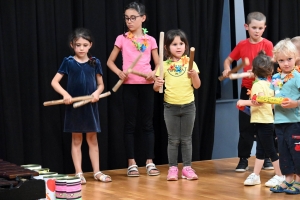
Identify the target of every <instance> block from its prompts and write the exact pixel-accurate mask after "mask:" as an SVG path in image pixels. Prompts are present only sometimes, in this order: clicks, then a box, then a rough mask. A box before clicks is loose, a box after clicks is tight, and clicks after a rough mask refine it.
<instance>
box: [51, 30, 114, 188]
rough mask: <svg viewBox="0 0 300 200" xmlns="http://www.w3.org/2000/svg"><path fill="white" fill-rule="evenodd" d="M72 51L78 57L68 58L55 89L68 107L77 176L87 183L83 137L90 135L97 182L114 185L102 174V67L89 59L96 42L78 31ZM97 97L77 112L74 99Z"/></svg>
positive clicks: (67, 121)
mask: <svg viewBox="0 0 300 200" xmlns="http://www.w3.org/2000/svg"><path fill="white" fill-rule="evenodd" d="M69 42H70V47H71V48H72V49H73V50H74V53H75V55H74V56H69V57H66V58H64V60H63V62H62V64H61V66H60V68H59V70H58V73H57V74H56V75H55V76H54V78H53V80H52V82H51V85H52V87H53V88H54V90H55V91H56V92H58V93H59V94H61V95H62V96H63V100H64V103H65V104H66V105H68V106H66V113H65V124H64V132H72V150H71V152H72V159H73V163H74V167H75V171H76V173H75V174H76V176H77V177H80V179H81V184H85V183H86V180H85V178H84V176H83V173H82V169H81V157H82V155H81V144H82V133H86V140H87V143H88V145H89V154H90V159H91V163H92V167H93V172H94V178H95V180H99V181H102V182H110V181H111V177H110V176H108V175H105V174H103V173H102V172H100V171H99V169H100V168H99V147H98V141H97V132H100V131H101V130H100V123H99V113H98V104H97V103H95V102H97V101H98V100H99V95H100V94H101V92H102V91H103V89H104V84H103V80H102V67H101V63H100V61H99V60H98V59H97V58H95V57H91V56H89V53H88V52H89V49H90V48H91V47H92V44H93V43H92V38H91V34H90V32H89V30H87V29H85V28H78V29H76V30H75V31H74V32H73V33H72V34H71V35H70V38H69ZM64 75H67V76H68V83H67V90H65V89H64V88H62V86H61V85H60V83H59V82H60V81H61V79H62V78H63V76H64ZM83 95H93V99H92V103H90V104H86V105H85V106H82V107H79V108H73V106H71V105H70V104H72V103H73V102H72V97H77V96H83Z"/></svg>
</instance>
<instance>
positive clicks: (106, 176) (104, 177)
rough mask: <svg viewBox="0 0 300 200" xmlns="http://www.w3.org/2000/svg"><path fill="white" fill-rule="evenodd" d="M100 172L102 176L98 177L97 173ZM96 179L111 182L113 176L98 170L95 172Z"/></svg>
mask: <svg viewBox="0 0 300 200" xmlns="http://www.w3.org/2000/svg"><path fill="white" fill-rule="evenodd" d="M98 174H100V178H98V177H97V175H98ZM107 178H109V179H110V180H106V179H107ZM94 179H95V180H97V181H102V182H104V183H108V182H111V181H112V180H111V177H110V176H109V175H106V174H103V173H102V172H100V171H99V172H96V173H95V174H94Z"/></svg>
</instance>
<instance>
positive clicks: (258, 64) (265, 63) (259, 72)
mask: <svg viewBox="0 0 300 200" xmlns="http://www.w3.org/2000/svg"><path fill="white" fill-rule="evenodd" d="M273 64H274V63H273V62H272V61H271V57H269V56H267V55H266V53H265V52H264V51H263V50H261V51H260V52H258V55H257V56H256V57H255V58H254V59H253V62H252V66H253V68H252V72H253V73H254V74H255V75H256V76H257V77H261V78H266V77H268V76H271V75H272V73H273V70H274V66H273Z"/></svg>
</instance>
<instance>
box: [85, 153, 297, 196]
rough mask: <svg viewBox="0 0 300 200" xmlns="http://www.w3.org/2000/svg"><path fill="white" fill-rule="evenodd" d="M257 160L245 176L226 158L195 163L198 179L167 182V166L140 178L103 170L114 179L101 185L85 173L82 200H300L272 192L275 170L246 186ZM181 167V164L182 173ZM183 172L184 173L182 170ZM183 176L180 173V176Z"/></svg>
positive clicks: (234, 160)
mask: <svg viewBox="0 0 300 200" xmlns="http://www.w3.org/2000/svg"><path fill="white" fill-rule="evenodd" d="M254 160H255V158H254V157H251V158H250V159H249V170H248V171H247V172H244V173H237V172H235V171H234V169H235V167H236V165H237V163H238V161H239V159H238V158H226V159H218V160H207V161H198V162H193V163H192V167H193V168H194V169H195V170H196V172H197V175H198V176H199V180H196V181H188V180H185V179H181V178H180V179H179V180H178V181H167V180H166V177H167V171H168V165H158V166H157V167H158V169H159V170H160V172H161V174H160V175H159V176H148V175H147V173H146V169H145V167H139V172H140V177H127V176H126V169H118V170H107V171H103V172H104V173H105V174H108V175H110V176H111V177H112V180H113V181H112V182H110V183H102V182H98V181H96V180H94V178H93V173H92V172H89V173H84V176H85V178H86V180H87V184H86V185H82V199H83V200H94V199H113V200H114V199H116V200H118V199H120V200H135V199H138V200H148V199H149V200H160V199H163V200H168V199H174V200H185V199H187V200H194V199H197V200H198V199H201V200H202V199H208V200H212V199H222V200H227V199H228V200H229V199H230V200H239V199H246V200H247V199H251V200H261V199H273V200H281V199H289V200H294V199H295V200H296V199H297V200H299V199H300V194H299V195H288V194H285V193H279V194H276V193H272V192H271V191H269V188H267V187H265V186H264V183H265V182H266V181H268V180H269V179H270V178H271V177H272V176H274V170H262V171H261V174H260V175H261V182H262V184H261V185H256V186H244V185H243V182H244V181H245V179H246V178H247V176H248V175H249V174H250V173H252V172H253V166H254ZM181 168H182V165H181V164H180V165H179V169H180V170H181ZM180 172H181V171H180ZM179 176H181V173H179Z"/></svg>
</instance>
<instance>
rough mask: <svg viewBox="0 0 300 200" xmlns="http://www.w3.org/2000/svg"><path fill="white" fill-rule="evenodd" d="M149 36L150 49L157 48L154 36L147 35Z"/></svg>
mask: <svg viewBox="0 0 300 200" xmlns="http://www.w3.org/2000/svg"><path fill="white" fill-rule="evenodd" d="M149 38H150V39H149V41H150V44H151V50H153V49H157V48H158V47H157V43H156V40H155V38H154V37H149Z"/></svg>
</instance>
